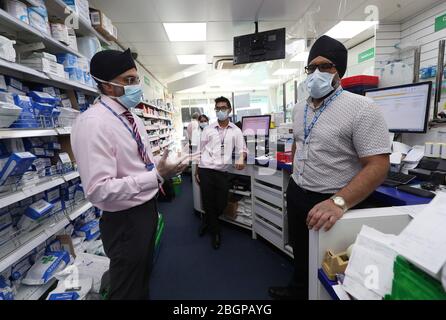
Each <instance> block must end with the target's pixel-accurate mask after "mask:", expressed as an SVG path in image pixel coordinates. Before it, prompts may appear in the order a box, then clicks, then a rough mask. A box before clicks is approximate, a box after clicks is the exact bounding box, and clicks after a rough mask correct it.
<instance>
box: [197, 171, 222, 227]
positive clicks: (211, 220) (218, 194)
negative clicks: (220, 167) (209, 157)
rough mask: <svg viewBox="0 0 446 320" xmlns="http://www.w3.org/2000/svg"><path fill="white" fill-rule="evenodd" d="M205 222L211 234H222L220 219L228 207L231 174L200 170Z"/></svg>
mask: <svg viewBox="0 0 446 320" xmlns="http://www.w3.org/2000/svg"><path fill="white" fill-rule="evenodd" d="M198 176H199V177H200V191H201V198H202V201H203V208H204V211H205V213H206V214H205V222H206V224H207V226H208V229H209V232H210V233H211V234H217V233H219V232H220V224H219V222H218V217H220V216H221V215H222V214H223V211H224V210H225V208H226V206H227V205H228V193H229V174H228V173H227V172H221V171H217V170H212V169H203V168H199V169H198Z"/></svg>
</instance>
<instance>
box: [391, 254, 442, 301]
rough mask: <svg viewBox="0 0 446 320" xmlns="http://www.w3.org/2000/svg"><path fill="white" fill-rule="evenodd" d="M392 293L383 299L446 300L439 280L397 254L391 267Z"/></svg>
mask: <svg viewBox="0 0 446 320" xmlns="http://www.w3.org/2000/svg"><path fill="white" fill-rule="evenodd" d="M393 273H394V275H393V283H392V294H391V295H387V296H386V297H385V300H446V292H445V290H444V289H443V287H442V285H441V283H440V281H438V280H436V279H434V278H433V277H431V276H430V275H428V274H427V273H425V272H424V271H422V270H420V269H418V268H417V267H416V266H414V265H413V264H411V263H410V262H408V261H407V260H406V259H405V258H403V257H401V256H398V257H397V258H396V260H395V264H394V267H393Z"/></svg>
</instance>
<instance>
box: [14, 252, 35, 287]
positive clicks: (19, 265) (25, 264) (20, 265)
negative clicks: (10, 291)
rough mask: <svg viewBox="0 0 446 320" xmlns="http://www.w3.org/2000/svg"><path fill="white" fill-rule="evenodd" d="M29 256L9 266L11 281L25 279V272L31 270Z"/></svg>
mask: <svg viewBox="0 0 446 320" xmlns="http://www.w3.org/2000/svg"><path fill="white" fill-rule="evenodd" d="M31 255H32V254H30V255H27V256H26V257H24V258H22V259H21V260H19V261H18V262H16V263H14V264H13V265H12V266H11V278H12V280H13V281H18V280H21V279H23V278H24V277H25V275H26V272H28V270H29V269H31V266H32V265H31V263H32V262H31Z"/></svg>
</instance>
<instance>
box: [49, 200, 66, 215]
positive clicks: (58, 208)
mask: <svg viewBox="0 0 446 320" xmlns="http://www.w3.org/2000/svg"><path fill="white" fill-rule="evenodd" d="M53 205H54V207H53V209H51V212H50V213H49V215H54V214H56V213H58V212H60V211H62V210H63V209H64V208H63V201H62V200H58V201H55V202H54V203H53Z"/></svg>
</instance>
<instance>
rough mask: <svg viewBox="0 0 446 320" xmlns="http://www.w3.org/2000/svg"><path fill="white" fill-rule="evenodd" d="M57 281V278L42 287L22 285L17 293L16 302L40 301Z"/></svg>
mask: <svg viewBox="0 0 446 320" xmlns="http://www.w3.org/2000/svg"><path fill="white" fill-rule="evenodd" d="M56 281H57V279H56V278H53V279H51V280H50V281H48V282H47V283H45V284H43V285H40V286H27V285H25V284H22V285H21V286H20V288H19V290H18V291H17V294H16V296H15V297H14V299H15V300H22V301H23V300H34V301H36V300H39V299H40V298H42V296H43V295H44V294H45V292H47V291H48V289H49V288H51V286H52V285H53V284H55V283H56Z"/></svg>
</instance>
